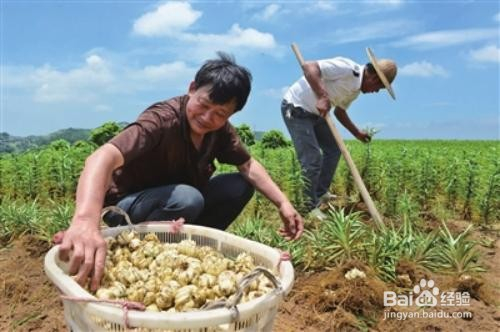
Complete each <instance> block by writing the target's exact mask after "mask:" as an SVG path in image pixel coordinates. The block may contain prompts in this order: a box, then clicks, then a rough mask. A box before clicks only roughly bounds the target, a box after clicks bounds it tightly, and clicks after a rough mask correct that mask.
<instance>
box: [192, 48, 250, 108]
mask: <svg viewBox="0 0 500 332" xmlns="http://www.w3.org/2000/svg"><path fill="white" fill-rule="evenodd" d="M217 55H218V56H219V58H218V59H212V60H208V61H206V62H205V63H204V64H203V66H202V67H201V68H200V69H199V70H198V72H197V73H196V76H195V77H194V84H195V89H199V88H201V87H203V86H207V85H211V86H212V87H211V89H210V94H209V97H210V100H211V101H212V102H214V103H216V104H220V105H221V104H225V103H227V102H230V101H231V100H233V98H236V109H235V112H237V111H239V110H241V109H242V108H243V106H245V103H246V102H247V99H248V95H249V94H250V89H251V82H252V74H251V73H250V71H248V69H246V68H245V67H242V66H240V65H237V64H236V61H235V60H234V57H233V56H231V55H229V54H227V53H224V52H217Z"/></svg>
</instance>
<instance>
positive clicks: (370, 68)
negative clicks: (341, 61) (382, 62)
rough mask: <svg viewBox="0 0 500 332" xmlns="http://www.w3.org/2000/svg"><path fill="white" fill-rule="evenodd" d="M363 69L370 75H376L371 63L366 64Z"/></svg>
mask: <svg viewBox="0 0 500 332" xmlns="http://www.w3.org/2000/svg"><path fill="white" fill-rule="evenodd" d="M365 67H366V70H367V71H368V72H369V73H370V74H377V71H376V70H375V67H373V64H372V63H371V62H368V63H367V64H366V66H365Z"/></svg>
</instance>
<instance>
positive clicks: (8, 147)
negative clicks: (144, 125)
mask: <svg viewBox="0 0 500 332" xmlns="http://www.w3.org/2000/svg"><path fill="white" fill-rule="evenodd" d="M117 124H118V125H119V126H120V127H121V128H123V127H125V126H126V125H128V123H127V122H117ZM92 130H93V129H82V128H67V129H61V130H58V131H55V132H53V133H50V134H48V135H30V136H26V137H20V136H11V135H9V134H8V133H5V132H2V133H0V153H17V152H23V151H26V150H28V149H35V148H38V147H43V146H45V145H48V144H50V143H51V142H52V141H56V140H58V139H63V140H66V141H68V142H69V143H70V144H73V143H75V142H76V141H87V140H88V139H89V136H90V132H91V131H92Z"/></svg>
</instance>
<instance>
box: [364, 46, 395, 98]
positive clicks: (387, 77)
mask: <svg viewBox="0 0 500 332" xmlns="http://www.w3.org/2000/svg"><path fill="white" fill-rule="evenodd" d="M366 54H368V58H369V59H370V62H371V64H372V65H373V68H375V71H376V72H377V75H378V77H379V78H380V80H381V81H382V83H383V84H384V86H385V88H386V89H387V91H388V92H389V94H390V95H391V97H392V99H394V100H395V99H396V95H395V94H394V90H393V89H392V86H391V83H392V81H394V78H395V77H396V74H397V72H398V68H397V67H396V63H395V62H394V61H392V60H389V59H380V60H377V58H376V57H375V54H373V52H372V50H371V49H370V48H369V47H367V48H366Z"/></svg>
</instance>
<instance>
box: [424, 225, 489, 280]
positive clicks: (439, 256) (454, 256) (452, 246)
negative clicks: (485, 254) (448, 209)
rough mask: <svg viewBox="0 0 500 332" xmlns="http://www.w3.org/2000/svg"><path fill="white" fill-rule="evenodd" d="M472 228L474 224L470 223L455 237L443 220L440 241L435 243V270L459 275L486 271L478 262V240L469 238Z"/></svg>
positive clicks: (433, 266) (433, 265) (433, 267)
mask: <svg viewBox="0 0 500 332" xmlns="http://www.w3.org/2000/svg"><path fill="white" fill-rule="evenodd" d="M471 230H472V225H469V227H467V229H466V230H465V231H463V232H462V233H460V234H458V235H457V236H456V237H454V236H453V235H452V234H451V232H450V230H449V229H448V227H447V226H446V224H445V223H444V222H443V225H442V227H441V230H440V235H441V236H440V241H438V242H437V243H436V244H435V246H436V248H437V249H436V250H435V252H434V257H433V264H432V269H433V270H435V271H440V272H443V273H451V274H457V275H462V274H465V273H467V274H470V273H474V272H484V271H485V270H484V268H483V267H482V266H481V265H480V264H479V263H478V259H479V252H478V251H477V250H476V248H475V245H476V242H475V241H472V240H469V239H468V236H469V234H470V232H471Z"/></svg>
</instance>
